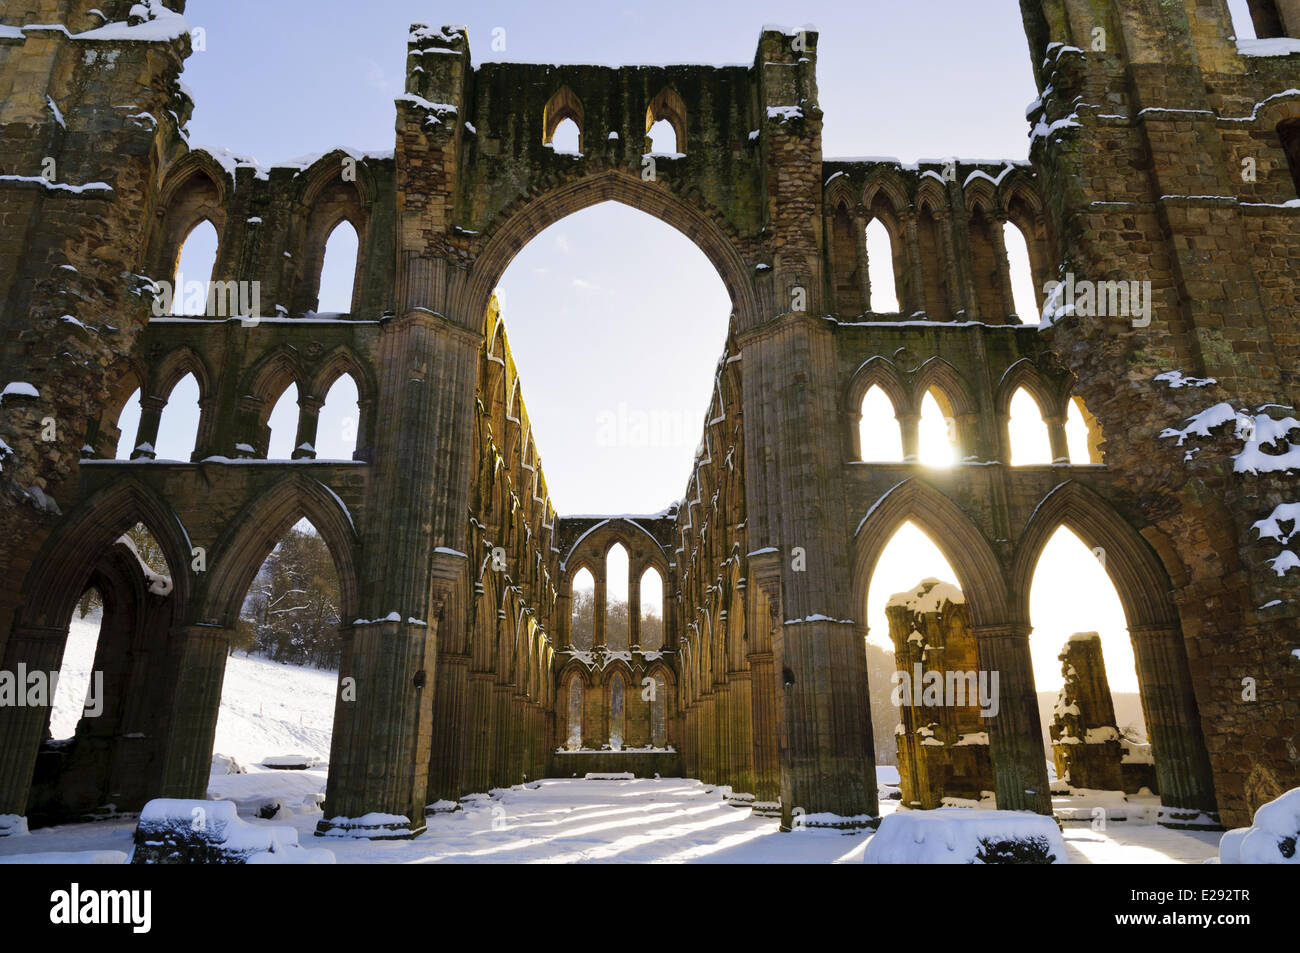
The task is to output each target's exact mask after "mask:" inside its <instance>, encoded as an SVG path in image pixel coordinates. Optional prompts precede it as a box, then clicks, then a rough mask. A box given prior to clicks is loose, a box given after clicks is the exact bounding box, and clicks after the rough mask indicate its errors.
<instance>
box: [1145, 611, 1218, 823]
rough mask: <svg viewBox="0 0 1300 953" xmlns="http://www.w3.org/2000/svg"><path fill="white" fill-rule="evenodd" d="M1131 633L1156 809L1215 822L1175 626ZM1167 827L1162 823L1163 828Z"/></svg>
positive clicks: (1215, 812)
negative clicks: (1157, 798) (1155, 788)
mask: <svg viewBox="0 0 1300 953" xmlns="http://www.w3.org/2000/svg"><path fill="white" fill-rule="evenodd" d="M1129 633H1130V635H1131V636H1132V638H1133V657H1134V660H1135V661H1136V662H1137V674H1138V687H1139V690H1140V691H1141V693H1142V710H1143V711H1144V712H1145V713H1146V719H1147V737H1148V738H1149V739H1150V741H1151V754H1152V756H1153V757H1154V759H1155V762H1156V780H1157V782H1158V783H1159V785H1160V803H1161V804H1162V805H1164V807H1165V808H1166V810H1168V809H1170V808H1174V809H1177V811H1178V812H1185V813H1189V814H1190V813H1195V812H1203V813H1205V814H1208V815H1210V816H1211V817H1212V818H1214V819H1216V820H1217V818H1218V804H1217V801H1216V800H1215V794H1214V776H1213V774H1212V773H1211V771H1210V760H1209V755H1208V753H1207V752H1206V749H1205V738H1204V736H1203V734H1202V732H1201V719H1200V715H1199V713H1198V711H1197V707H1196V696H1195V695H1193V693H1192V679H1191V672H1190V671H1189V669H1188V665H1187V653H1186V649H1185V648H1184V647H1183V637H1182V633H1181V632H1180V631H1179V630H1178V627H1177V626H1176V625H1149V626H1133V627H1131V628H1130V629H1129ZM1174 819H1175V818H1174V817H1170V818H1168V819H1167V820H1171V821H1172V820H1174ZM1165 821H1166V818H1162V823H1165Z"/></svg>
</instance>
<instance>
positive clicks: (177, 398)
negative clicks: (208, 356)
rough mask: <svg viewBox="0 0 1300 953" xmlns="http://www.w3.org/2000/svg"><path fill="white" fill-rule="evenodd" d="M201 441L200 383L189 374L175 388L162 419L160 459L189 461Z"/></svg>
mask: <svg viewBox="0 0 1300 953" xmlns="http://www.w3.org/2000/svg"><path fill="white" fill-rule="evenodd" d="M198 439H199V382H198V380H196V379H195V377H194V375H193V374H186V375H185V376H184V377H182V378H181V379H180V381H178V382H177V384H176V386H175V387H173V388H172V392H171V394H170V395H168V397H167V406H166V407H164V408H163V412H162V416H161V417H160V418H159V420H158V445H157V447H155V448H154V453H155V457H156V459H158V460H180V461H182V462H187V461H188V460H189V459H190V457H191V456H192V455H193V454H194V448H195V445H196V444H197V443H198Z"/></svg>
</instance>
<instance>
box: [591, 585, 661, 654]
mask: <svg viewBox="0 0 1300 953" xmlns="http://www.w3.org/2000/svg"><path fill="white" fill-rule="evenodd" d="M570 609H571V611H572V612H573V628H572V630H571V631H572V638H573V644H574V647H575V648H579V649H584V650H586V649H590V648H591V640H592V633H593V632H595V631H596V628H595V626H596V594H595V592H593V591H591V590H590V589H578V590H575V591H574V593H573V602H572V605H571V606H570ZM629 616H630V610H629V608H628V604H627V603H626V602H623V601H620V600H617V599H611V600H610V601H609V602H608V603H606V605H605V646H606V648H609V649H611V650H613V651H626V650H627V647H628V645H629V639H630V638H631V629H630V628H629V623H628V619H629ZM663 644H664V620H663V617H662V616H660V615H657V614H656V613H655V612H653V611H652V610H646V609H644V607H643V609H642V612H641V647H642V648H646V649H657V648H661V647H662V646H663Z"/></svg>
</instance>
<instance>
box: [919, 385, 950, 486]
mask: <svg viewBox="0 0 1300 953" xmlns="http://www.w3.org/2000/svg"><path fill="white" fill-rule="evenodd" d="M945 403H946V402H945ZM917 433H918V436H919V438H920V452H919V458H920V461H921V462H922V463H924V464H926V465H927V466H931V467H950V466H952V465H953V464H954V463H956V462H957V421H956V419H955V418H954V417H953V416H952V410H951V408H948V410H947V411H946V412H945V410H944V408H943V406H941V405H940V403H939V401H938V400H937V399H936V397H935V392H934V391H933V390H928V391H926V392H925V397H923V398H922V399H921V420H920V423H919V424H918V426H917Z"/></svg>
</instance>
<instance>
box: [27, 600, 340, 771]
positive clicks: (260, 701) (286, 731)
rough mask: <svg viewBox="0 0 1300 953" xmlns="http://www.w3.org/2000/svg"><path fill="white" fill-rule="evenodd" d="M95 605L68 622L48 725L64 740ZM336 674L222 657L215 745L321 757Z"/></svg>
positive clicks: (79, 698)
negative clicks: (61, 663) (68, 627)
mask: <svg viewBox="0 0 1300 953" xmlns="http://www.w3.org/2000/svg"><path fill="white" fill-rule="evenodd" d="M99 622H100V614H99V610H95V611H94V612H92V613H90V614H89V615H87V616H86V618H84V619H73V621H72V628H71V630H70V632H69V634H68V647H67V650H66V652H65V654H64V659H63V675H62V676H61V677H60V679H59V686H58V691H57V692H56V693H55V703H54V714H53V717H52V718H51V721H50V727H51V730H52V732H53V735H54V737H55V738H70V737H71V736H72V734H73V732H74V731H75V730H76V727H77V720H78V718H79V717H80V716H81V705H82V703H83V700H84V699H85V697H86V690H87V688H88V686H89V685H90V670H91V666H92V665H93V664H94V652H95V641H96V639H97V638H98V636H99ZM337 681H338V673H337V672H323V671H320V670H318V669H313V668H300V667H298V666H295V665H279V664H277V663H275V662H270V661H267V660H266V659H259V658H245V657H244V656H242V655H235V656H232V657H231V658H229V659H227V660H226V679H225V682H224V684H223V686H222V691H221V716H220V718H219V719H218V720H217V741H216V746H215V750H216V751H218V752H220V753H221V754H226V755H230V756H232V757H234V758H235V760H237V761H239V762H240V763H242V764H245V765H248V764H256V763H258V762H260V761H262V760H263V759H264V758H268V757H273V756H276V755H285V754H306V755H313V756H315V757H317V758H319V759H320V760H321V761H326V760H328V759H329V753H330V732H331V731H332V729H333V726H334V686H335V684H336V683H337Z"/></svg>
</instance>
